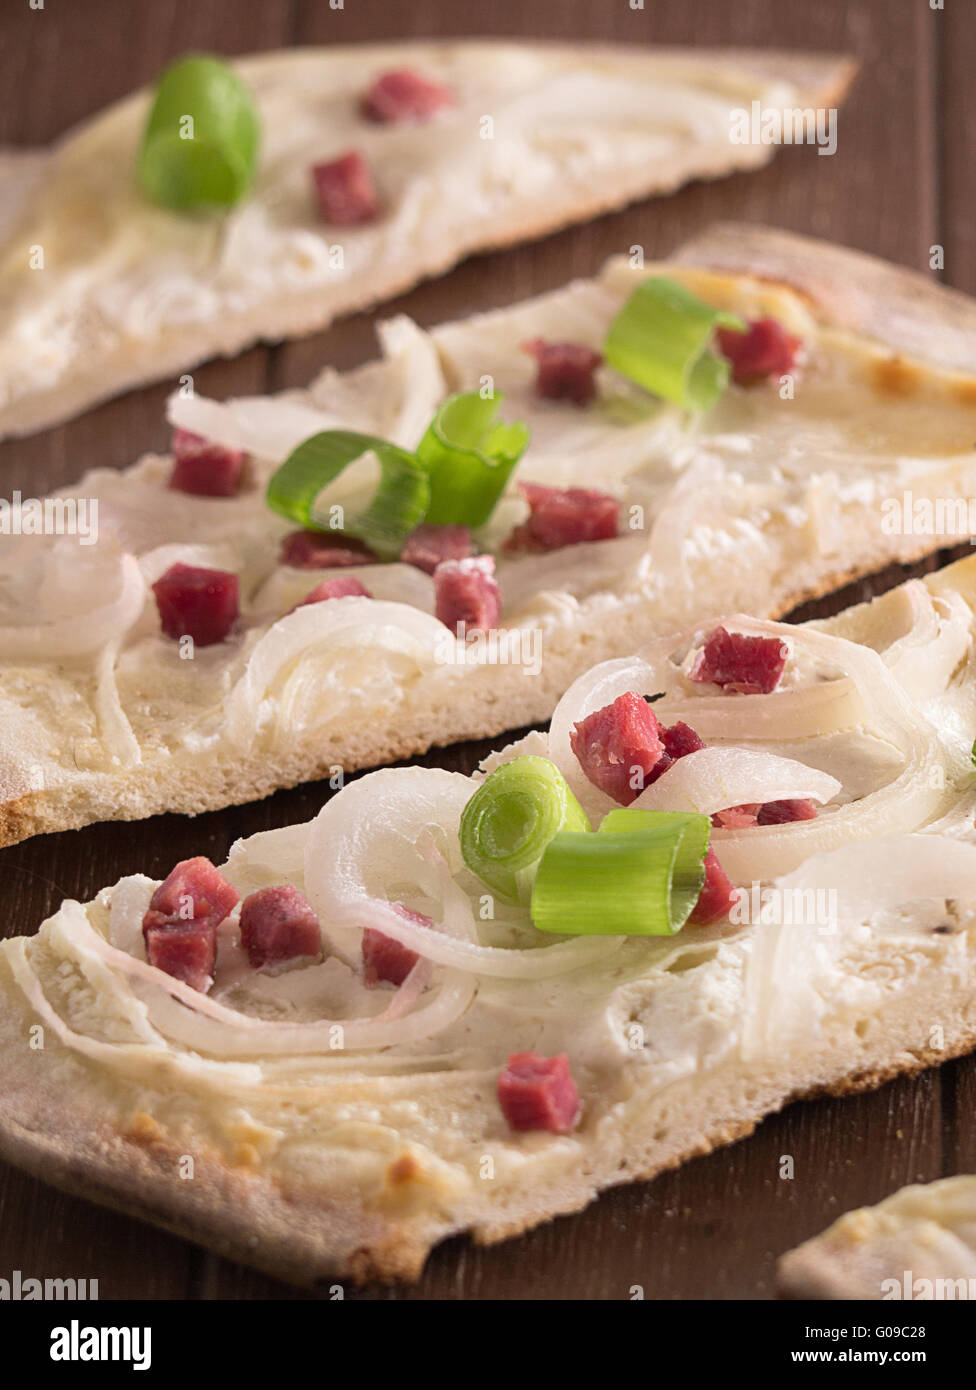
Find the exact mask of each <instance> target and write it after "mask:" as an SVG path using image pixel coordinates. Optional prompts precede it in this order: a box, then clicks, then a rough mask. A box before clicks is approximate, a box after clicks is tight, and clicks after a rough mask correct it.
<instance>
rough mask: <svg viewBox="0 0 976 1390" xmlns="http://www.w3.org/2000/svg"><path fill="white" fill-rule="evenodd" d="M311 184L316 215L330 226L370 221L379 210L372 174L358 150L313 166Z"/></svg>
mask: <svg viewBox="0 0 976 1390" xmlns="http://www.w3.org/2000/svg"><path fill="white" fill-rule="evenodd" d="M312 182H313V183H314V185H315V196H316V198H317V200H318V205H319V216H320V217H321V218H322V221H323V222H326V223H330V224H331V225H332V226H334V227H354V226H356V225H357V224H359V223H361V222H371V221H372V220H373V219H374V218H375V216H376V214H377V212H378V211H379V199H378V197H377V195H376V185H375V183H374V182H373V171H372V170H371V169H370V167H369V164H368V163H367V162H366V159H365V157H364V155H363V154H362V153H361V152H360V151H359V150H349V151H348V153H347V154H344V155H341V156H340V157H339V158H338V159H327V160H325V161H324V162H323V163H321V164H313V165H312Z"/></svg>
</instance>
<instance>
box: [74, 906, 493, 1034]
mask: <svg viewBox="0 0 976 1390" xmlns="http://www.w3.org/2000/svg"><path fill="white" fill-rule="evenodd" d="M73 907H74V908H77V909H78V910H77V911H71V912H69V913H66V914H65V915H64V920H63V922H62V934H63V936H64V938H65V940H67V941H69V942H70V944H71V947H72V950H73V952H74V954H76V955H77V956H78V957H79V958H81V959H84V958H85V957H88V958H89V959H91V958H94V959H96V960H100V961H103V962H104V963H105V964H106V965H107V966H109V967H110V968H111V969H112V970H114V971H116V972H118V973H120V974H122V975H124V976H126V977H127V978H128V979H129V981H130V984H131V987H132V990H133V993H134V994H135V995H136V996H137V997H138V998H139V999H141V1000H142V1001H143V1002H144V1003H145V1005H146V1007H147V1009H148V1016H149V1019H150V1020H151V1022H152V1024H153V1026H154V1027H155V1028H157V1029H158V1030H159V1031H160V1032H161V1033H163V1034H164V1035H165V1036H166V1037H168V1038H170V1039H172V1040H173V1041H175V1042H179V1043H182V1044H183V1045H184V1046H185V1047H189V1048H192V1049H194V1050H195V1051H198V1052H204V1053H209V1054H211V1055H212V1056H219V1057H247V1056H254V1055H256V1054H261V1055H262V1056H265V1055H267V1056H271V1055H290V1056H298V1055H302V1054H307V1053H334V1052H336V1051H339V1052H345V1051H358V1050H359V1049H362V1048H368V1049H372V1048H377V1047H394V1046H397V1045H399V1044H403V1043H410V1042H416V1041H419V1040H422V1039H423V1038H427V1037H430V1036H432V1035H433V1034H434V1033H438V1032H440V1031H441V1030H442V1029H444V1028H446V1027H448V1026H449V1025H450V1024H451V1023H453V1022H454V1021H455V1019H457V1018H459V1017H460V1016H461V1014H462V1013H463V1012H464V1010H465V1009H466V1008H467V1007H468V1005H469V1004H470V1002H471V1000H472V998H473V997H474V992H475V989H476V987H477V984H476V981H474V980H472V979H471V978H470V977H468V976H466V975H464V974H463V973H461V972H451V971H448V972H445V973H444V975H443V977H442V980H441V982H440V984H439V985H438V987H437V988H436V989H435V990H434V991H433V992H432V998H431V1000H430V1002H428V1003H426V1004H423V1005H422V1006H421V1007H420V1008H416V1009H412V1010H411V1011H410V1012H404V1009H403V1006H402V1005H401V1006H400V1007H394V1006H395V1005H396V995H394V996H393V999H392V1000H391V1002H390V1005H389V1006H388V1007H387V1009H386V1010H384V1012H383V1013H381V1014H373V1015H370V1016H368V1017H366V1018H354V1019H317V1020H316V1021H315V1022H314V1023H277V1022H271V1021H269V1020H267V1019H260V1018H252V1017H250V1016H249V1015H247V1014H242V1013H240V1012H239V1010H237V1009H231V1008H228V1007H227V1006H226V1005H225V1004H220V1003H218V1002H217V1000H216V999H211V998H210V997H209V996H208V995H206V994H201V993H200V991H199V990H196V989H193V988H192V987H191V986H190V985H187V984H184V983H183V981H182V980H177V979H174V978H173V977H172V976H170V975H166V974H164V973H163V972H162V971H161V970H158V969H156V967H155V966H152V965H150V964H149V963H148V962H147V961H144V960H138V959H136V957H134V956H131V955H129V954H127V953H126V952H125V951H120V950H118V949H117V948H116V947H115V946H112V945H110V944H109V942H107V941H106V940H105V938H104V937H102V936H100V935H99V933H98V932H97V931H96V930H95V928H94V927H93V926H92V924H91V922H90V921H89V919H88V914H87V913H86V912H85V911H84V909H83V908H81V907H80V905H78V904H73ZM408 982H409V984H410V991H409V996H408V1001H407V1002H408V1004H412V1003H413V1002H414V1001H415V1000H416V999H417V997H418V996H419V993H420V990H419V988H418V986H419V985H420V984H421V982H422V976H421V975H419V974H418V975H414V972H411V975H410V976H408V977H407V981H404V986H406V985H407V983H408Z"/></svg>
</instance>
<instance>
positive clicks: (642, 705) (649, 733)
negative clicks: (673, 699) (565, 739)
mask: <svg viewBox="0 0 976 1390" xmlns="http://www.w3.org/2000/svg"><path fill="white" fill-rule="evenodd" d="M569 741H570V744H571V746H572V749H573V752H574V753H575V754H576V757H577V758H578V760H579V764H580V767H581V768H582V769H583V771H584V772H585V773H586V775H587V777H588V778H589V779H590V781H591V782H592V783H593V785H594V786H595V787H599V788H600V790H601V791H604V792H606V793H607V795H608V796H612V797H613V799H614V801H619V802H620V804H621V805H622V806H629V805H630V803H631V802H632V801H635V800H636V799H637V797H638V796H640V794H641V792H642V791H643V789H644V787H645V786H648V785H649V784H650V782H651V781H653V780H654V779H653V777H652V776H651V774H652V773H653V771H654V769H655V768H656V767H657V765H658V763H659V761H660V760H661V756H662V754H664V743H663V741H662V738H661V724H660V722H659V720H658V719H657V716H656V715H655V714H654V711H653V710H652V709H651V707H650V705H649V704H648V703H647V701H646V700H645V699H643V698H642V696H640V695H635V694H634V693H633V692H632V691H628V692H627V693H626V694H624V695H618V696H617V698H616V700H614V702H613V704H611V705H604V707H603V708H602V709H598V710H596V711H595V712H594V713H593V714H589V715H587V717H586V718H585V719H581V720H580V721H579V723H578V724H576V725H574V727H573V731H572V733H571V734H570V736H569Z"/></svg>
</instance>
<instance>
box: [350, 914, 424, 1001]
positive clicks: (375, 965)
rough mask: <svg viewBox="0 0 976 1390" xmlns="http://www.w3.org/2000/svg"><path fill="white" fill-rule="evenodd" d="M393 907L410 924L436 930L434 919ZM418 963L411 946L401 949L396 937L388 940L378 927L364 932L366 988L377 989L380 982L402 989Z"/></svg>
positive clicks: (401, 946) (389, 937)
mask: <svg viewBox="0 0 976 1390" xmlns="http://www.w3.org/2000/svg"><path fill="white" fill-rule="evenodd" d="M393 906H394V907H395V908H396V910H397V912H399V914H400V916H401V917H404V918H406V920H407V921H408V922H417V923H418V924H419V925H420V926H423V927H430V926H433V922H432V921H431V919H430V918H429V917H425V916H424V914H423V913H422V912H413V911H411V909H410V908H409V907H404V906H403V904H402V903H394V904H393ZM419 959H420V957H419V956H418V955H417V952H416V951H411V949H410V947H409V946H404V945H402V944H401V943H400V942H399V941H397V940H396V938H395V937H392V936H387V935H386V933H385V932H381V931H377V929H376V928H375V927H366V929H365V930H364V931H363V978H364V980H365V982H366V984H367V985H369V986H373V985H378V984H379V983H380V981H381V980H387V981H389V983H390V984H393V985H402V984H403V982H404V980H405V979H406V978H407V976H408V975H409V974H410V972H411V970H412V969H413V968H414V966H415V965H416V964H417V961H418V960H419Z"/></svg>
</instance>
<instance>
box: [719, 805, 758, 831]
mask: <svg viewBox="0 0 976 1390" xmlns="http://www.w3.org/2000/svg"><path fill="white" fill-rule="evenodd" d="M759 811H760V803H759V802H758V801H746V802H743V803H742V805H741V806H727V807H726V808H725V810H724V811H716V812H715V814H714V815H713V816H712V824H713V825H714V826H717V827H718V828H719V829H720V830H748V829H750V827H752V826H753V825H755V824H756V818H757V816H758V815H759Z"/></svg>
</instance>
